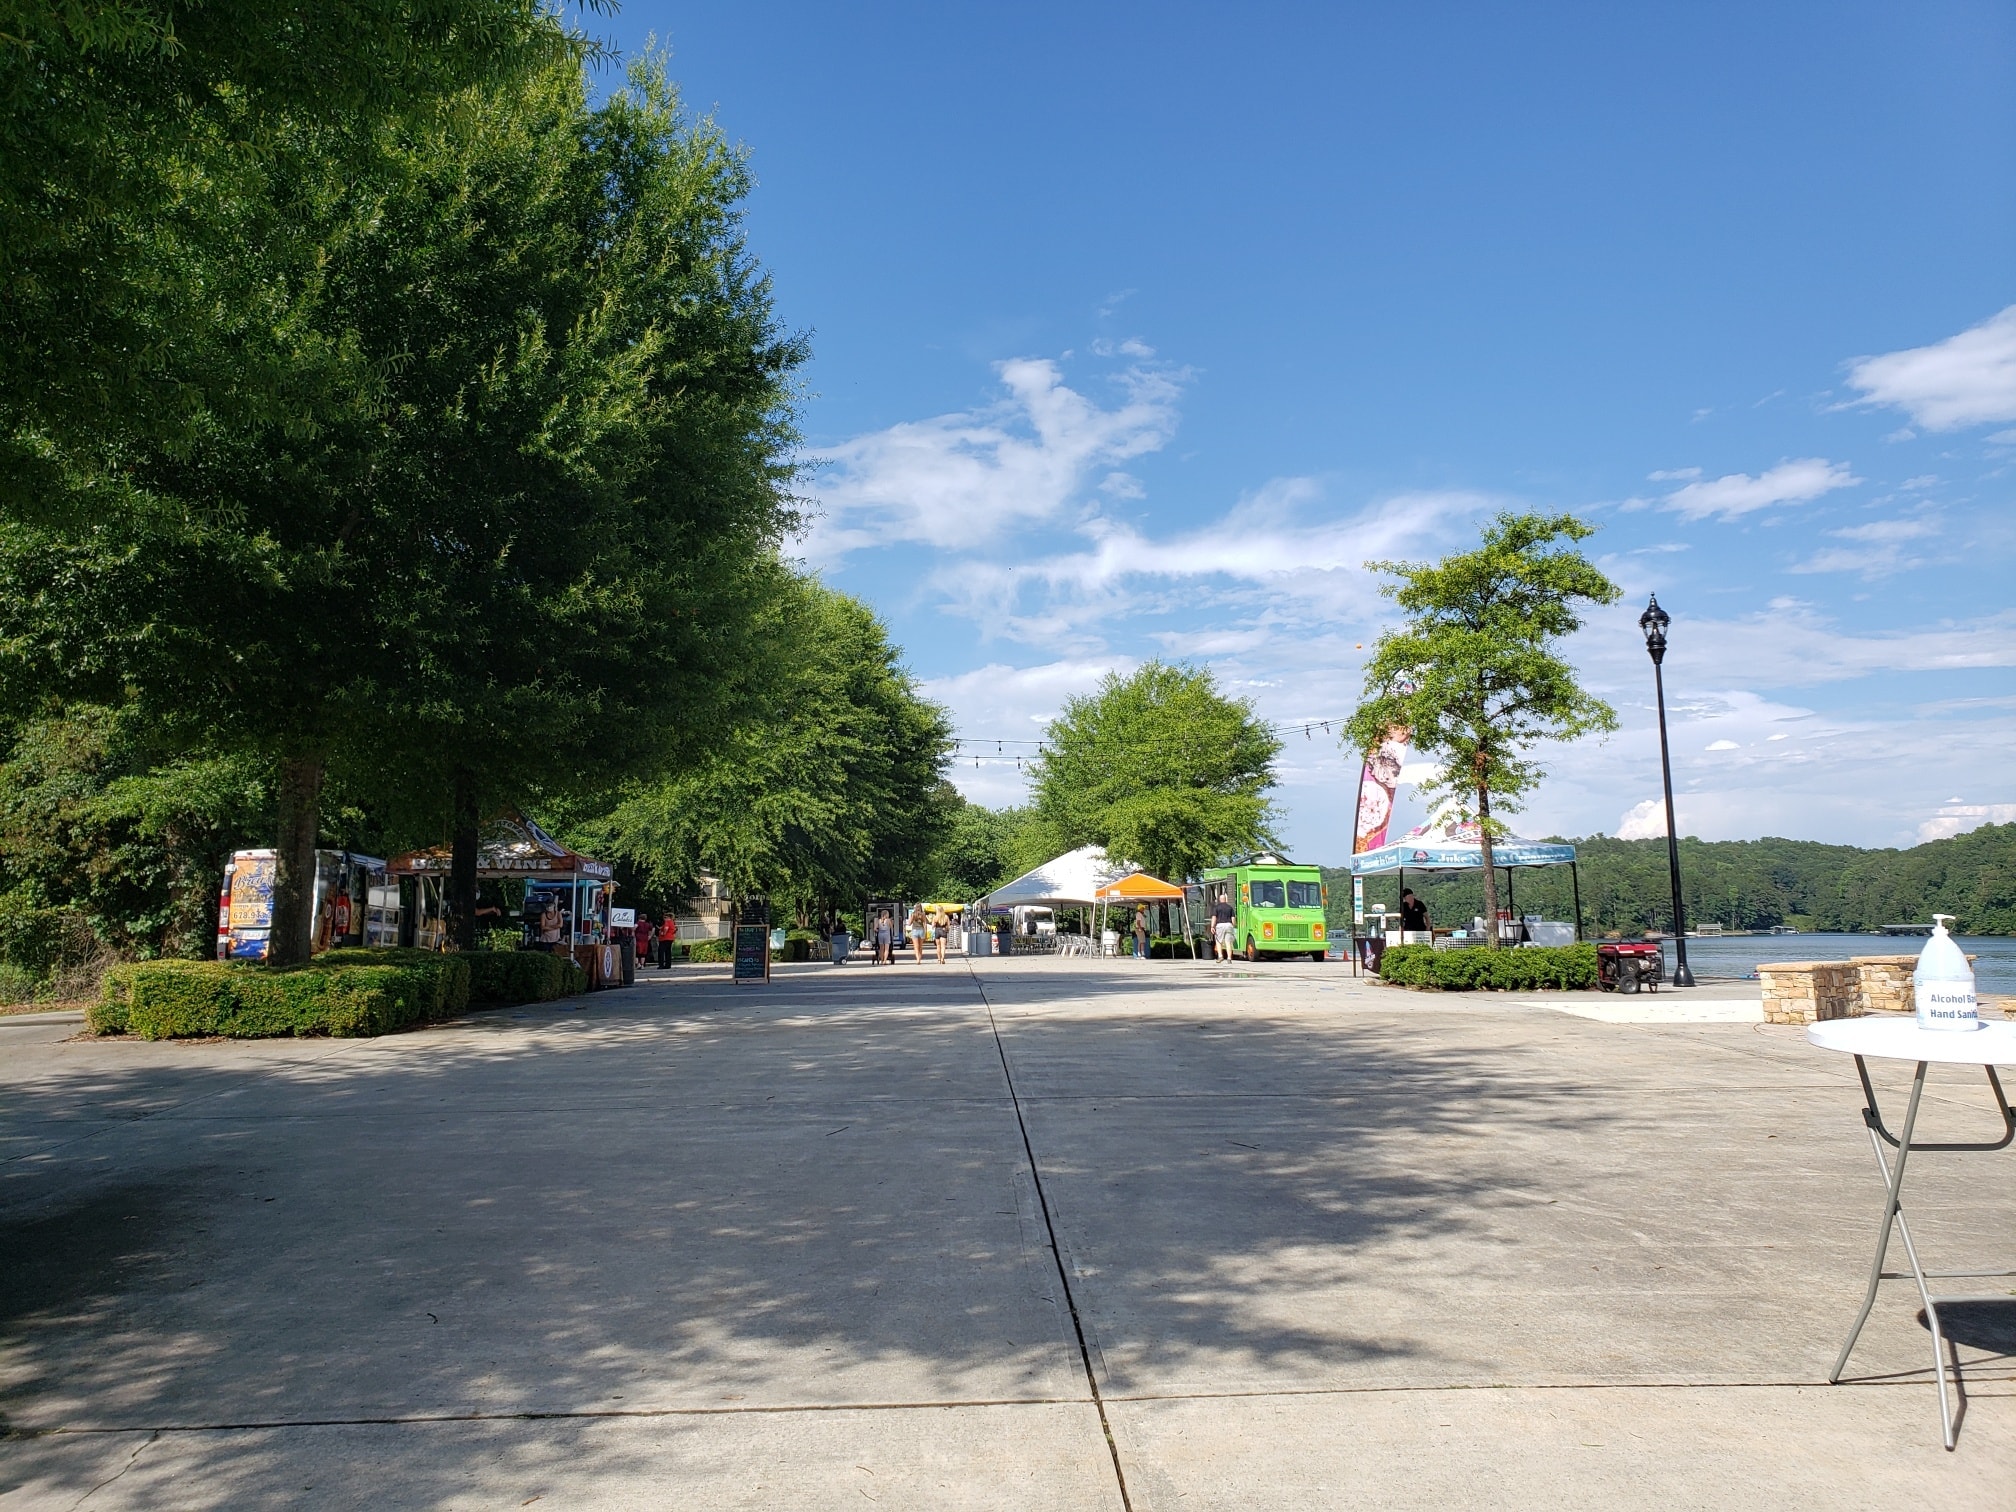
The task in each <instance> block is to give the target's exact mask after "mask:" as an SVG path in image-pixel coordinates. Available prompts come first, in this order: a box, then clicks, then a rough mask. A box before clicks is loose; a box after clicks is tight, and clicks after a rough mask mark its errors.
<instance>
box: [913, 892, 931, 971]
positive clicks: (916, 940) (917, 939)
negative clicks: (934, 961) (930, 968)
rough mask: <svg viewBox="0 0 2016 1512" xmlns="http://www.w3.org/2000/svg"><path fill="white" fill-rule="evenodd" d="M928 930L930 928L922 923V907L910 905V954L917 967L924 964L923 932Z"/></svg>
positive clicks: (920, 904)
mask: <svg viewBox="0 0 2016 1512" xmlns="http://www.w3.org/2000/svg"><path fill="white" fill-rule="evenodd" d="M928 928H930V926H929V925H928V924H926V923H925V922H924V905H923V904H922V903H912V904H911V905H910V952H911V954H912V955H914V956H916V957H917V964H918V965H919V966H922V965H923V964H924V931H925V930H926V929H928Z"/></svg>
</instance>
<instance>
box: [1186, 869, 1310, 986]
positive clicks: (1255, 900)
mask: <svg viewBox="0 0 2016 1512" xmlns="http://www.w3.org/2000/svg"><path fill="white" fill-rule="evenodd" d="M1186 891H1187V892H1188V893H1189V895H1190V896H1189V901H1190V907H1191V917H1192V918H1201V919H1209V918H1210V917H1211V905H1212V904H1214V903H1217V902H1219V901H1221V900H1223V901H1225V902H1229V903H1230V904H1231V905H1232V907H1233V909H1234V910H1235V913H1234V915H1233V929H1234V931H1235V932H1234V934H1233V937H1232V939H1233V949H1235V950H1236V951H1238V953H1239V954H1241V955H1243V956H1245V957H1246V959H1247V960H1249V961H1257V960H1260V959H1261V958H1262V957H1264V956H1311V957H1313V958H1314V959H1316V960H1319V961H1320V960H1322V959H1323V958H1324V955H1325V953H1326V952H1327V951H1328V949H1329V942H1328V931H1327V930H1325V929H1324V927H1323V905H1324V903H1325V901H1326V897H1325V889H1324V887H1323V873H1322V872H1320V871H1318V870H1317V869H1316V868H1315V867H1313V866H1297V865H1295V864H1294V863H1293V862H1292V861H1284V860H1282V859H1281V858H1280V857H1279V856H1256V857H1255V858H1254V859H1253V860H1251V861H1249V862H1247V863H1245V864H1244V865H1241V866H1225V867H1217V868H1214V869H1212V870H1210V871H1207V872H1205V873H1204V875H1203V876H1202V877H1201V878H1200V879H1199V880H1198V881H1196V882H1193V883H1191V884H1190V886H1189V888H1188V889H1186Z"/></svg>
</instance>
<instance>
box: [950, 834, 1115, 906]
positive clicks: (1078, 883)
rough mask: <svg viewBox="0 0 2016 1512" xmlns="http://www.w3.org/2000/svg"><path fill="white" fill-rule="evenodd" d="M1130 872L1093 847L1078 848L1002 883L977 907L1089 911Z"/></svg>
mask: <svg viewBox="0 0 2016 1512" xmlns="http://www.w3.org/2000/svg"><path fill="white" fill-rule="evenodd" d="M1130 869H1131V868H1128V867H1124V866H1117V865H1115V864H1114V863H1113V862H1111V861H1109V860H1107V859H1106V852H1105V851H1104V850H1102V849H1101V848H1100V847H1098V846H1096V845H1081V846H1080V847H1079V848H1078V849H1077V850H1074V851H1066V852H1065V853H1064V854H1063V855H1061V856H1059V857H1057V858H1056V859H1055V860H1052V861H1045V862H1044V863H1043V864H1042V865H1041V866H1039V867H1037V868H1036V869H1035V870H1033V871H1026V872H1024V873H1022V875H1021V876H1019V877H1017V878H1016V879H1015V880H1014V881H1012V882H1004V883H1002V884H1001V886H999V887H997V888H995V889H994V891H992V892H991V893H989V894H987V896H986V897H984V898H982V899H980V900H979V903H978V904H977V905H976V906H978V907H981V908H1021V907H1023V906H1024V905H1043V904H1047V905H1050V906H1052V907H1055V906H1058V905H1065V906H1078V905H1084V906H1086V907H1090V906H1092V905H1093V904H1096V903H1097V902H1098V901H1099V889H1100V888H1102V887H1104V886H1105V885H1106V884H1107V883H1109V882H1111V881H1113V880H1114V879H1116V878H1118V877H1120V876H1122V875H1124V874H1125V873H1126V872H1127V871H1129V870H1130Z"/></svg>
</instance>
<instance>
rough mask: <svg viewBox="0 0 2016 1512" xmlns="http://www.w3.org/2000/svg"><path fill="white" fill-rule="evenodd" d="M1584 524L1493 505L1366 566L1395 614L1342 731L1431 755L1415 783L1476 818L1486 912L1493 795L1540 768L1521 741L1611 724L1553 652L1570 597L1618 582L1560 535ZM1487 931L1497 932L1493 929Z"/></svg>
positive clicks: (1533, 779)
mask: <svg viewBox="0 0 2016 1512" xmlns="http://www.w3.org/2000/svg"><path fill="white" fill-rule="evenodd" d="M1594 532H1595V527H1593V526H1591V525H1587V524H1584V523H1583V522H1582V521H1581V520H1578V519H1576V518H1575V517H1574V516H1573V515H1565V514H1563V515H1538V514H1511V513H1504V514H1500V515H1499V516H1498V517H1497V519H1496V520H1495V521H1494V522H1493V523H1492V524H1490V525H1489V526H1487V527H1485V530H1484V538H1483V542H1482V544H1481V545H1480V546H1479V547H1478V548H1477V549H1476V550H1475V551H1467V552H1458V553H1455V554H1453V555H1450V556H1447V557H1444V558H1443V559H1442V560H1441V561H1440V562H1436V563H1432V564H1431V563H1426V562H1368V563H1367V564H1366V565H1367V567H1369V568H1370V569H1372V570H1373V571H1376V572H1384V573H1388V574H1390V575H1391V576H1392V577H1393V578H1394V581H1392V582H1389V583H1387V584H1386V585H1385V586H1384V587H1383V588H1382V589H1381V592H1382V593H1384V594H1385V595H1386V596H1387V597H1388V598H1390V599H1392V600H1393V601H1394V602H1395V603H1397V604H1398V605H1399V607H1400V608H1401V609H1402V610H1403V611H1404V612H1405V614H1406V621H1405V623H1404V624H1403V625H1402V627H1401V628H1399V629H1395V630H1387V631H1384V632H1382V633H1381V635H1380V636H1379V639H1378V642H1377V643H1376V644H1375V645H1374V647H1373V651H1372V656H1371V658H1370V659H1369V660H1368V661H1367V662H1366V665H1365V674H1364V694H1363V697H1362V699H1361V701H1360V702H1359V705H1358V707H1357V709H1356V710H1355V711H1354V712H1353V714H1352V716H1351V718H1350V720H1349V721H1348V723H1347V724H1346V727H1345V735H1344V740H1345V742H1346V745H1347V746H1348V747H1349V748H1351V749H1355V750H1358V751H1370V750H1373V749H1375V748H1376V747H1377V746H1378V745H1379V743H1380V742H1381V741H1382V740H1384V739H1385V738H1386V737H1387V734H1388V732H1390V731H1392V730H1394V729H1396V728H1402V729H1406V730H1408V731H1409V732H1410V736H1411V739H1412V741H1413V744H1414V746H1415V748H1416V749H1417V750H1419V751H1421V752H1423V753H1424V754H1426V755H1431V756H1435V757H1438V758H1440V760H1441V763H1442V765H1441V769H1440V772H1439V775H1438V776H1437V777H1436V778H1434V779H1433V780H1431V781H1429V782H1426V783H1424V784H1422V790H1423V792H1424V794H1425V795H1427V796H1429V797H1430V798H1431V799H1433V798H1434V797H1436V796H1438V795H1440V796H1441V797H1442V798H1444V799H1445V800H1446V807H1447V808H1448V809H1449V810H1450V811H1452V812H1454V813H1455V814H1457V815H1459V816H1461V817H1464V818H1468V819H1474V820H1475V821H1476V822H1477V823H1478V826H1479V829H1480V831H1481V833H1482V836H1483V850H1484V857H1483V859H1484V873H1483V875H1484V889H1485V912H1486V916H1487V917H1496V915H1497V908H1498V902H1497V898H1498V895H1497V881H1496V874H1495V872H1494V870H1493V868H1492V861H1491V855H1492V853H1491V844H1492V841H1493V840H1494V839H1495V838H1496V837H1497V836H1498V835H1500V834H1502V833H1503V832H1504V830H1503V825H1502V823H1501V822H1500V821H1498V820H1497V819H1496V818H1495V817H1494V814H1493V805H1494V804H1495V805H1496V806H1497V808H1498V810H1499V811H1505V810H1516V809H1517V808H1518V807H1519V800H1520V798H1521V796H1522V795H1523V794H1525V793H1527V792H1529V791H1531V789H1532V788H1533V786H1534V785H1535V784H1536V783H1537V782H1538V781H1539V780H1540V778H1541V776H1542V775H1543V773H1542V768H1541V766H1540V764H1539V762H1538V761H1537V760H1536V759H1535V758H1534V756H1533V755H1532V752H1533V749H1534V747H1535V746H1537V745H1538V744H1540V743H1541V742H1542V741H1553V740H1572V739H1575V738H1576V737H1578V736H1582V735H1588V734H1594V733H1598V732H1607V731H1610V730H1613V729H1615V728H1616V726H1617V716H1616V713H1615V711H1613V710H1612V709H1611V707H1610V706H1609V705H1608V704H1606V703H1605V702H1603V700H1601V699H1600V698H1596V697H1594V696H1593V695H1591V694H1589V693H1588V692H1586V691H1584V689H1583V688H1582V686H1581V684H1580V683H1579V682H1578V681H1577V680H1576V677H1575V671H1574V668H1572V667H1570V666H1569V665H1568V663H1567V661H1566V660H1565V659H1564V658H1563V657H1562V656H1561V655H1560V654H1559V652H1558V651H1557V650H1556V646H1557V645H1558V643H1559V642H1560V640H1561V639H1562V638H1563V637H1565V636H1567V635H1570V634H1572V633H1573V632H1574V631H1576V630H1577V629H1579V628H1581V625H1582V618H1581V616H1582V613H1583V609H1584V606H1586V605H1591V604H1610V603H1614V602H1616V600H1617V598H1618V595H1619V592H1620V590H1619V589H1618V587H1617V585H1616V584H1614V583H1612V582H1611V581H1610V580H1609V579H1608V578H1607V577H1605V576H1604V575H1603V574H1602V572H1600V571H1599V570H1598V569H1597V568H1596V566H1595V565H1594V564H1593V563H1591V562H1590V561H1589V560H1588V559H1587V558H1586V557H1584V556H1583V555H1582V554H1581V552H1579V551H1577V550H1575V549H1574V547H1573V544H1572V543H1575V542H1579V541H1582V540H1586V539H1587V538H1588V537H1589V536H1590V535H1592V534H1594ZM1557 542H1567V543H1570V544H1568V545H1562V546H1557V545H1556V544H1555V543H1557ZM1490 940H1491V943H1492V944H1493V945H1495V944H1497V932H1496V931H1495V930H1493V931H1492V932H1491V935H1490Z"/></svg>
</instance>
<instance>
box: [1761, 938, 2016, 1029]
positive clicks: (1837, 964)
mask: <svg viewBox="0 0 2016 1512" xmlns="http://www.w3.org/2000/svg"><path fill="white" fill-rule="evenodd" d="M1974 960H1975V957H1973V956H1969V957H1967V961H1968V964H1969V965H1972V964H1973V962H1974ZM1917 969H1918V957H1916V956H1915V955H1891V956H1856V957H1854V958H1853V959H1852V960H1847V961H1774V962H1772V963H1770V964H1769V965H1764V966H1759V967H1758V968H1757V979H1758V980H1759V981H1760V982H1762V983H1763V984H1764V1021H1765V1022H1766V1023H1767V1024H1811V1023H1816V1022H1818V1021H1820V1020H1822V1019H1837V1018H1859V1017H1860V1016H1861V1015H1863V1014H1865V1013H1915V1012H1917V998H1916V995H1915V994H1914V993H1913V991H1912V989H1911V973H1912V972H1914V971H1916V970H1917ZM1998 1014H2000V1015H2001V1016H2004V1017H2006V1016H2007V1015H2006V1013H2004V1011H2003V1010H2002V1009H2000V1008H1999V1007H1996V1006H1993V1005H1992V1002H1991V1000H1990V999H1987V998H1984V999H1982V1015H1981V1016H1982V1017H1983V1018H1995V1017H1997V1016H1998Z"/></svg>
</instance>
